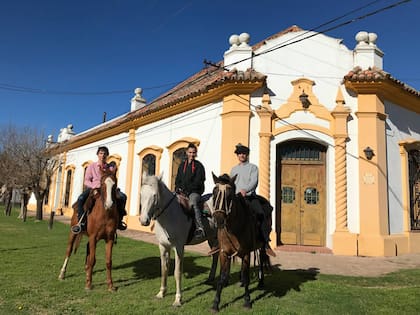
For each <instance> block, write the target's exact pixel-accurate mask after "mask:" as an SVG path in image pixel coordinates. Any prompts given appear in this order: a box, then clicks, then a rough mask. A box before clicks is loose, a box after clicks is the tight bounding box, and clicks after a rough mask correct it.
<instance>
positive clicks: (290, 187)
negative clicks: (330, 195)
mask: <svg viewBox="0 0 420 315" xmlns="http://www.w3.org/2000/svg"><path fill="white" fill-rule="evenodd" d="M284 148H285V149H284ZM308 152H309V153H308ZM278 160H280V161H281V162H280V163H279V164H278V166H279V167H278V169H277V172H278V176H277V205H276V211H277V216H276V217H277V224H276V229H277V231H278V232H280V233H277V235H279V239H278V243H279V244H290V245H310V246H325V225H326V224H325V216H326V193H325V149H324V148H323V147H321V146H319V145H317V144H312V143H308V142H296V143H292V144H287V145H285V146H284V147H283V148H282V147H280V148H279V151H278Z"/></svg>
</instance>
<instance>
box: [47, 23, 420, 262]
mask: <svg viewBox="0 0 420 315" xmlns="http://www.w3.org/2000/svg"><path fill="white" fill-rule="evenodd" d="M304 34H305V35H306V36H308V39H306V40H302V41H300V42H298V43H295V44H293V45H289V46H287V47H284V46H282V45H281V43H283V42H285V41H288V40H289V41H290V40H291V39H293V38H294V37H295V36H302V35H304ZM313 34H315V33H312V32H309V33H307V32H306V31H303V30H302V29H300V28H299V27H297V26H292V27H290V28H288V29H286V30H284V31H282V32H280V33H277V34H275V35H273V36H270V37H268V38H267V39H265V40H263V41H261V42H259V43H256V44H254V45H252V46H251V45H249V42H250V36H249V35H248V34H246V33H242V34H240V35H232V36H231V37H230V39H229V44H230V47H229V48H228V49H227V50H226V51H225V52H224V56H223V60H222V61H221V62H219V63H218V64H217V65H211V66H209V67H207V68H205V69H203V70H201V71H200V72H198V73H195V74H193V75H192V76H191V77H190V78H188V79H187V80H185V81H184V82H182V83H181V84H179V85H178V86H176V87H174V88H173V89H171V90H170V91H168V92H167V93H164V94H163V95H162V96H160V97H158V98H157V99H156V100H153V101H151V102H150V103H147V102H146V101H145V100H144V99H143V98H142V95H141V92H142V91H141V89H136V91H135V93H136V95H135V96H134V97H133V99H132V106H131V110H130V111H129V112H128V113H127V114H124V115H122V116H120V117H117V118H115V119H113V120H111V121H109V122H105V123H103V124H101V125H99V126H97V127H95V128H93V129H90V130H88V131H85V132H82V133H80V134H76V135H72V134H70V136H69V133H66V135H65V137H63V136H62V137H61V141H60V142H59V143H58V144H54V145H51V146H50V149H51V150H52V152H54V153H55V154H56V155H57V156H58V157H59V158H60V160H61V162H62V163H61V165H62V166H61V167H60V168H59V170H58V171H57V173H56V175H55V178H54V181H53V184H52V187H51V189H50V196H49V198H48V205H47V210H55V211H62V212H63V213H64V215H70V214H71V204H72V203H73V202H74V201H76V199H77V197H78V195H79V194H80V193H81V191H82V189H83V175H84V170H85V168H86V166H87V165H88V164H89V163H90V162H92V160H93V159H94V158H95V152H96V149H97V147H98V146H99V145H106V146H108V148H109V149H110V152H111V156H110V160H114V161H116V162H117V164H118V167H119V171H118V178H119V187H120V188H121V189H122V190H123V191H124V192H125V193H126V194H127V196H128V202H127V211H128V213H129V215H128V216H127V223H128V226H129V228H132V229H144V228H143V227H141V226H140V224H139V222H138V214H139V206H140V205H139V191H140V185H141V183H140V179H141V174H142V172H143V171H147V172H148V173H152V174H160V173H163V176H164V180H165V182H166V183H167V184H168V186H169V187H171V188H173V181H174V176H175V175H176V174H175V173H174V172H176V169H177V166H178V165H179V162H180V159H181V157H182V152H183V150H184V148H185V147H186V146H187V144H188V143H189V142H194V143H195V144H196V145H197V146H198V150H199V160H200V161H201V162H202V163H203V164H204V166H205V168H206V175H207V178H208V180H207V181H206V192H210V191H211V189H212V185H213V183H212V182H211V172H214V173H216V174H217V173H219V174H221V173H225V172H227V173H229V172H230V169H231V168H232V166H234V165H235V164H236V163H237V159H236V156H235V155H234V154H233V151H234V146H235V145H236V144H237V143H238V142H240V143H243V144H246V145H248V146H249V147H250V149H251V154H250V162H252V163H254V164H256V165H258V167H259V176H260V177H259V186H258V192H259V194H261V195H263V196H264V197H266V198H268V199H269V200H270V202H271V204H272V205H273V207H274V211H273V214H272V235H271V240H272V246H282V245H294V246H316V247H320V248H325V249H327V250H330V251H332V252H333V253H334V254H340V255H363V256H394V255H401V254H404V253H414V252H420V233H418V232H419V231H420V221H419V218H418V215H419V212H420V209H419V208H420V201H419V195H420V179H419V176H420V175H419V168H420V153H419V152H420V115H419V112H420V93H419V91H416V90H415V89H413V88H411V87H409V86H407V85H406V84H404V83H403V82H401V81H399V80H398V79H396V78H394V77H392V75H391V74H389V73H387V72H386V71H385V70H384V69H383V65H382V62H383V55H384V54H383V52H382V51H381V50H380V49H379V48H378V46H377V45H376V39H377V36H376V34H373V33H367V32H359V33H358V34H356V36H355V39H356V45H355V48H354V49H348V48H347V47H346V46H345V45H344V44H343V43H342V42H341V41H340V40H337V39H335V38H331V37H328V36H325V35H323V34H315V35H316V36H310V37H309V35H313ZM116 105H117V104H116Z"/></svg>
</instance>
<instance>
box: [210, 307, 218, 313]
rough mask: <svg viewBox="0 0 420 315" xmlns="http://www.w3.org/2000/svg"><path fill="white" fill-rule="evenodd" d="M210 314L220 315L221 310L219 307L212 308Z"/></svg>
mask: <svg viewBox="0 0 420 315" xmlns="http://www.w3.org/2000/svg"><path fill="white" fill-rule="evenodd" d="M210 312H211V313H212V314H215V313H219V308H218V307H212V308H211V310H210Z"/></svg>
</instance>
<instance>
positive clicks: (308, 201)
mask: <svg viewBox="0 0 420 315" xmlns="http://www.w3.org/2000/svg"><path fill="white" fill-rule="evenodd" d="M324 169H325V168H324V166H323V165H311V164H308V165H300V174H301V176H300V215H301V216H300V219H301V221H300V222H301V245H313V246H324V245H325V206H326V203H325V192H324V191H325V183H324V182H325V175H324Z"/></svg>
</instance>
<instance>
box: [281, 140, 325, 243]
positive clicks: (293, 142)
mask: <svg viewBox="0 0 420 315" xmlns="http://www.w3.org/2000/svg"><path fill="white" fill-rule="evenodd" d="M298 144H302V145H305V144H307V145H308V146H313V147H317V148H319V150H320V160H318V161H314V160H306V161H302V160H294V161H292V160H286V161H282V159H281V153H280V151H281V148H283V147H285V146H293V145H298ZM327 149H328V146H327V145H325V144H322V143H319V142H316V141H313V140H307V139H294V140H287V141H283V142H280V143H277V144H276V174H275V178H276V182H275V187H276V189H275V198H276V199H275V200H276V207H275V208H276V209H275V211H276V213H275V218H276V221H275V231H276V235H277V240H276V241H277V245H283V243H282V242H281V232H282V231H281V229H282V225H281V214H282V213H281V211H282V209H281V208H282V190H281V186H282V182H281V171H282V165H283V164H294V165H308V164H316V165H320V164H321V165H323V167H324V181H323V182H324V187H323V188H324V198H325V203H324V210H321V211H324V213H323V225H324V226H323V227H322V233H323V235H321V237H322V240H323V241H322V242H321V243H322V245H321V246H326V244H327V211H328V200H327V198H328V195H329V194H328V191H327V186H328V185H327V178H328V174H327V173H328V171H327V170H328V165H327V161H328V159H327ZM300 246H304V245H300Z"/></svg>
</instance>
